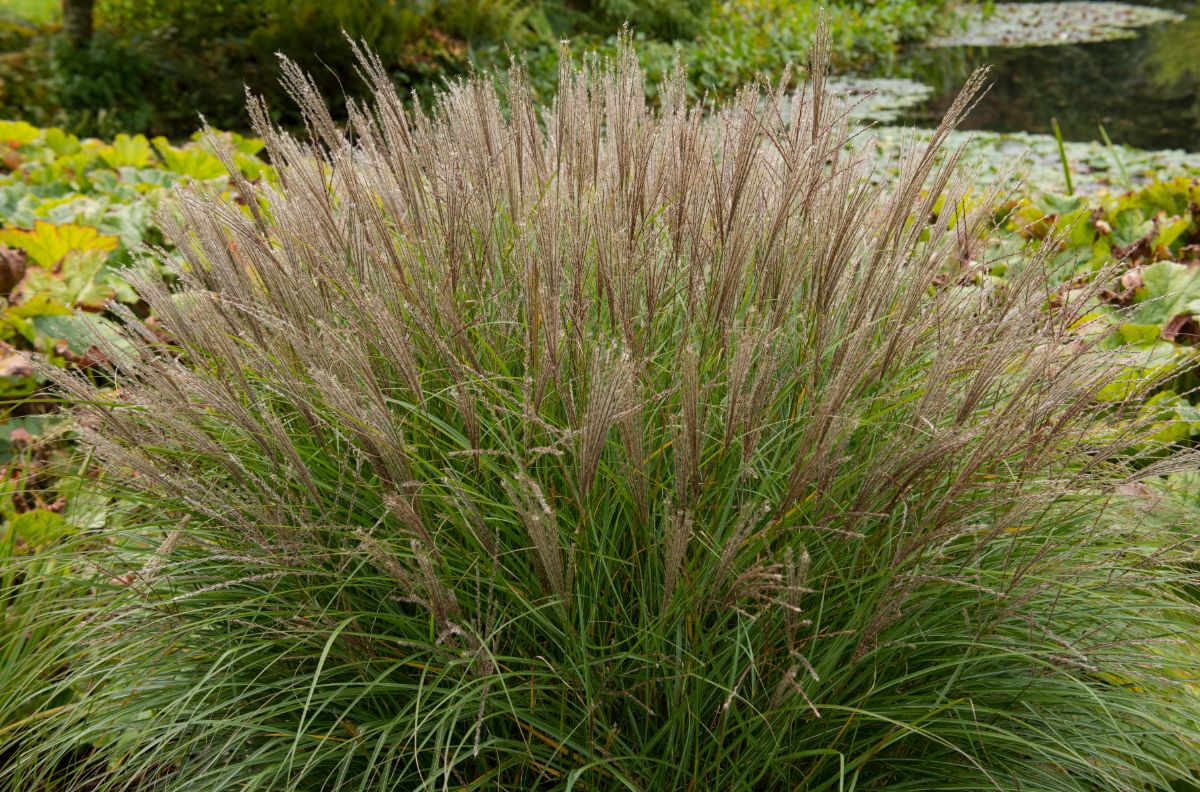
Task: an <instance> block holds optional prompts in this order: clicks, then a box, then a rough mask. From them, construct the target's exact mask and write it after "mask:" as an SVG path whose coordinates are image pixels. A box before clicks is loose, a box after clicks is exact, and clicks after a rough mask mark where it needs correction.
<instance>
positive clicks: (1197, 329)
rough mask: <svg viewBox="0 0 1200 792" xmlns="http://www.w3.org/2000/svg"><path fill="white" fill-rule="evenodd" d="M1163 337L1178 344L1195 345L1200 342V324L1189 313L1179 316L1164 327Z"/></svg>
mask: <svg viewBox="0 0 1200 792" xmlns="http://www.w3.org/2000/svg"><path fill="white" fill-rule="evenodd" d="M1162 337H1163V340H1164V341H1173V342H1174V343H1176V344H1185V345H1188V346H1192V345H1195V344H1196V343H1197V342H1200V322H1197V321H1196V317H1194V316H1192V315H1191V314H1189V313H1183V314H1178V315H1177V316H1173V317H1171V320H1170V321H1168V322H1167V323H1166V324H1165V325H1163V331H1162Z"/></svg>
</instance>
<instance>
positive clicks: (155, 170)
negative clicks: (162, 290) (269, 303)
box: [0, 121, 267, 519]
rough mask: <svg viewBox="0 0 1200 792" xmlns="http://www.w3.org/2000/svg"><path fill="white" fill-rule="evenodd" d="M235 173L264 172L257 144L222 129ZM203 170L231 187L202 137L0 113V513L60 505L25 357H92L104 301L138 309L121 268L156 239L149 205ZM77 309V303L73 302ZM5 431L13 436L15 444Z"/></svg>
mask: <svg viewBox="0 0 1200 792" xmlns="http://www.w3.org/2000/svg"><path fill="white" fill-rule="evenodd" d="M226 138H227V140H228V141H229V143H230V144H232V145H233V146H234V148H235V154H234V157H235V160H236V162H237V166H238V168H239V174H240V175H241V177H242V178H245V179H255V180H257V179H261V178H263V176H264V174H266V173H267V168H266V165H265V163H263V161H262V160H260V159H259V158H258V157H257V156H256V152H257V151H258V149H259V148H261V144H260V143H258V142H257V141H254V140H251V139H245V138H242V137H240V136H236V135H227V136H226ZM187 181H195V182H203V183H204V184H206V185H208V186H209V188H211V189H214V190H218V191H229V189H230V187H229V185H230V180H229V177H228V174H227V173H226V172H225V169H224V167H223V166H222V164H221V161H220V160H219V159H218V158H217V157H216V156H215V155H214V154H213V153H212V152H211V151H210V150H209V149H208V147H207V144H204V143H201V142H189V143H185V144H183V145H179V146H176V145H172V144H171V143H169V142H168V141H166V140H165V139H162V138H156V139H152V140H150V139H147V138H146V137H144V136H142V135H132V136H131V135H124V134H123V135H119V136H117V137H116V138H115V139H114V140H113V141H111V142H103V141H99V140H80V139H79V138H77V137H76V136H74V135H71V134H68V133H65V132H63V131H62V130H59V129H54V128H50V129H39V128H37V127H34V126H32V125H30V124H27V123H24V122H19V121H0V466H3V467H2V469H3V471H4V476H3V486H2V488H0V515H3V516H4V517H5V519H11V518H13V517H14V515H15V514H18V513H21V512H25V511H32V510H37V509H45V508H48V507H51V506H54V504H57V506H56V507H55V510H56V511H59V512H61V511H62V509H63V508H64V507H65V505H66V501H65V499H63V497H62V496H63V495H64V494H65V493H61V492H59V491H58V488H57V486H56V485H54V484H53V482H51V481H48V480H44V476H43V475H42V474H43V472H44V468H45V465H44V464H43V463H44V462H45V461H47V460H46V458H47V457H48V456H52V455H54V454H55V453H56V450H57V447H55V446H54V445H53V443H43V442H42V439H43V437H44V436H46V437H48V436H52V435H54V434H55V433H56V432H59V431H61V430H62V429H63V428H64V422H63V420H62V416H61V414H60V413H59V412H58V411H57V410H55V409H54V404H53V398H52V394H49V393H46V392H43V388H44V387H45V385H46V380H45V378H44V377H41V376H39V375H38V374H37V373H36V372H35V371H34V369H33V366H32V364H31V362H30V357H29V356H30V354H31V353H34V352H37V353H40V354H42V355H44V356H46V358H47V359H48V360H51V361H53V362H54V363H56V364H57V365H62V366H74V367H83V368H90V367H91V366H93V365H94V364H95V363H96V362H97V361H98V358H97V352H96V350H95V348H94V347H92V346H91V344H90V342H89V340H88V339H89V337H90V335H89V334H90V333H91V332H94V331H97V330H99V331H102V332H109V331H110V328H111V327H112V325H111V317H112V316H113V311H114V310H116V309H119V308H123V309H132V310H138V311H141V312H143V314H144V312H145V306H144V304H141V303H140V302H139V299H138V297H137V295H136V294H134V292H133V289H132V288H131V287H130V286H129V284H128V283H127V282H126V281H125V279H124V276H123V272H124V271H125V269H126V268H127V267H128V265H129V264H130V263H131V261H132V257H133V251H135V250H136V249H137V248H138V247H139V246H140V245H142V244H144V243H150V244H161V243H162V236H161V234H160V233H159V231H158V227H157V225H156V223H155V221H154V213H155V211H156V210H158V209H160V208H162V203H163V198H164V196H166V195H167V194H168V193H169V189H168V188H169V187H171V186H172V185H174V184H176V183H180V182H187ZM76 309H82V311H81V312H75V310H76ZM14 438H16V442H15V444H14Z"/></svg>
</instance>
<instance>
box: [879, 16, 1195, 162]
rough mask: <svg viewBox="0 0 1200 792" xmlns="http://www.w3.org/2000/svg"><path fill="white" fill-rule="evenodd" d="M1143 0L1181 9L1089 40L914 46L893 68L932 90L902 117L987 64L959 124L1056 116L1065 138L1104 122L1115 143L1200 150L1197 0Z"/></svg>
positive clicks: (923, 115)
mask: <svg viewBox="0 0 1200 792" xmlns="http://www.w3.org/2000/svg"><path fill="white" fill-rule="evenodd" d="M1143 4H1145V5H1153V6H1157V7H1159V8H1167V9H1170V10H1173V11H1178V12H1179V13H1182V14H1184V15H1186V19H1185V20H1184V21H1182V22H1175V23H1166V24H1160V25H1155V26H1152V27H1149V28H1143V29H1141V30H1140V31H1138V34H1137V35H1136V37H1134V38H1128V39H1118V40H1115V41H1105V42H1098V43H1093V44H1067V45H1062V46H1054V47H1024V48H1007V47H952V48H945V49H929V48H916V49H914V50H913V51H911V52H910V53H906V57H904V58H901V59H900V60H901V61H902V63H901V65H900V66H899V67H898V69H899V73H898V76H906V77H912V78H915V79H918V80H921V81H923V82H926V83H928V84H929V85H931V86H933V88H934V93H933V96H932V97H931V98H930V99H929V100H927V101H925V102H923V103H921V104H920V105H918V106H916V107H915V108H913V109H912V110H910V111H908V112H907V113H906V114H905V117H904V119H903V120H904V121H906V122H908V123H917V124H920V125H923V126H924V125H931V124H932V123H934V122H936V121H937V120H938V119H940V118H941V116H942V114H943V113H944V112H945V110H946V108H948V107H949V105H950V102H952V101H953V99H954V96H955V94H956V92H957V90H958V87H959V86H961V85H962V83H963V80H964V79H966V76H967V75H968V74H969V73H970V72H971V70H972V69H973V68H974V67H976V66H979V65H983V64H990V65H991V66H992V68H993V73H992V80H993V83H994V84H993V85H992V88H991V91H990V92H989V93H988V95H987V96H986V97H985V98H984V99H983V101H981V102H980V104H979V106H978V107H976V108H975V110H974V112H972V114H971V115H970V116H969V117H968V118H967V120H966V123H965V124H964V125H963V128H965V129H987V130H993V131H997V132H1016V131H1028V132H1036V133H1051V132H1052V127H1051V119H1052V118H1057V119H1058V122H1059V124H1060V125H1061V127H1062V131H1063V136H1064V137H1066V138H1067V139H1068V140H1076V141H1093V140H1098V139H1099V138H1100V135H1099V125H1100V124H1103V125H1104V128H1105V130H1106V131H1107V132H1108V135H1109V137H1110V138H1111V139H1112V140H1113V142H1115V143H1124V144H1126V145H1129V146H1135V147H1138V148H1144V149H1168V148H1178V149H1184V150H1186V151H1200V0H1158V1H1157V2H1153V1H1151V2H1144V3H1143Z"/></svg>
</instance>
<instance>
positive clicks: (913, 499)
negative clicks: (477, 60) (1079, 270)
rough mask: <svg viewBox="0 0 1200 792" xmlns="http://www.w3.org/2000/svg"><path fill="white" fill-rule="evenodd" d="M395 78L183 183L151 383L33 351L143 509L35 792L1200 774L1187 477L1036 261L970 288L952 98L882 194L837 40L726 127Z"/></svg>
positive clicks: (376, 75) (614, 100)
mask: <svg viewBox="0 0 1200 792" xmlns="http://www.w3.org/2000/svg"><path fill="white" fill-rule="evenodd" d="M819 62H820V59H818V63H819ZM362 69H363V72H364V74H365V76H366V77H367V79H368V81H369V83H370V85H371V87H372V89H373V95H374V101H373V104H371V105H369V106H366V105H358V104H356V105H355V106H353V107H352V108H351V109H350V112H349V115H350V118H351V124H350V127H349V129H346V130H342V129H340V128H339V127H337V126H336V125H335V124H334V123H333V122H332V120H331V118H330V117H329V115H328V113H327V111H326V109H325V102H324V99H323V98H321V97H319V96H317V95H316V94H315V90H314V88H313V87H312V85H311V83H309V82H308V81H307V80H306V79H305V78H304V77H303V76H302V75H301V74H300V73H299V72H298V71H296V70H288V71H287V72H286V73H287V74H288V78H289V87H290V89H291V92H292V93H293V94H294V95H296V96H297V98H298V99H299V101H300V103H301V106H302V107H303V108H304V111H305V117H306V121H307V127H308V130H309V132H310V136H309V137H306V138H304V139H296V138H293V137H291V136H289V135H288V134H286V133H284V132H281V131H279V130H278V129H276V128H274V127H273V126H272V125H271V124H270V121H269V119H268V116H267V111H266V110H265V108H263V106H262V105H260V104H253V105H252V107H251V110H252V113H253V115H254V117H255V120H256V125H257V129H258V131H259V132H260V133H261V135H262V138H263V140H264V142H265V144H266V147H267V151H268V153H269V156H270V158H271V161H272V163H273V165H275V166H276V167H277V169H278V185H277V186H271V185H263V184H260V185H252V184H249V183H247V182H245V180H244V179H243V178H242V177H241V176H239V174H238V172H237V169H236V167H234V168H232V170H231V178H232V180H233V182H234V185H235V187H236V189H237V191H238V193H239V195H240V196H241V200H240V201H233V200H230V199H228V198H222V197H221V196H220V195H219V194H216V193H215V192H213V191H208V190H204V189H198V188H197V189H189V190H184V191H182V192H181V193H180V195H179V201H180V215H179V216H178V217H173V216H167V217H164V219H163V223H164V233H165V237H166V239H167V240H168V241H170V242H172V243H174V245H175V251H176V252H175V253H171V252H169V251H165V250H164V251H162V252H160V253H159V255H158V258H159V265H160V267H162V268H165V269H166V271H167V272H169V273H170V276H169V277H168V276H164V274H163V269H161V268H156V267H153V266H152V267H149V268H147V269H146V270H145V271H144V272H143V274H142V275H141V276H140V277H138V278H135V279H134V283H135V285H136V286H137V288H138V291H139V294H140V296H141V297H142V298H143V299H145V300H146V301H147V302H148V304H149V305H150V307H151V308H152V310H153V311H154V312H155V313H156V314H157V315H158V316H159V317H160V318H161V325H158V326H153V327H151V326H147V325H146V323H145V322H144V321H142V320H140V319H139V318H138V317H137V316H136V314H133V313H131V312H126V313H125V316H124V319H125V322H126V324H125V328H124V330H123V333H122V343H120V344H116V343H112V342H111V341H110V340H106V339H105V338H103V337H100V336H97V337H96V338H95V342H96V344H97V346H98V347H99V348H100V349H102V350H103V351H104V352H105V355H104V357H105V359H106V360H107V361H108V363H107V364H105V365H106V367H107V371H108V376H109V377H110V379H111V382H112V383H115V387H114V388H109V387H108V386H107V385H105V384H99V385H98V384H97V383H96V381H95V380H94V379H91V378H86V377H81V376H78V375H71V374H69V373H64V372H62V371H61V370H59V369H55V368H54V367H53V366H49V365H46V366H44V367H43V370H44V372H45V373H46V374H47V376H52V377H54V378H55V379H56V381H57V382H58V383H59V384H60V385H61V386H62V387H64V388H66V389H68V390H69V391H70V392H72V393H73V394H74V396H75V397H76V399H77V410H78V413H79V417H80V420H81V422H82V430H81V431H82V432H83V434H84V435H85V437H86V439H87V441H88V443H89V444H90V445H91V447H93V448H94V450H95V452H96V460H97V463H98V464H101V465H102V466H103V467H104V469H105V470H106V471H107V478H106V479H105V488H106V489H105V491H106V492H107V493H109V494H111V495H117V496H119V497H121V498H123V499H125V500H126V502H128V503H130V504H133V505H132V506H131V507H130V508H129V509H128V510H127V511H126V512H125V514H124V515H123V517H122V519H121V520H119V521H116V522H115V523H110V524H107V526H106V527H101V528H98V529H96V530H94V531H93V532H92V533H91V534H90V535H89V536H86V537H84V539H83V540H82V541H83V544H82V545H80V546H79V550H80V555H79V556H77V557H71V556H64V557H63V558H64V560H66V561H69V562H70V563H71V564H72V565H73V568H75V569H76V570H78V574H79V575H80V576H81V579H82V580H83V581H84V582H86V583H87V584H88V585H90V586H93V587H94V588H95V591H94V592H93V593H92V594H91V596H88V597H86V598H81V599H80V600H79V601H78V605H77V606H76V607H77V611H76V612H77V613H78V615H79V616H80V617H86V618H81V619H80V620H79V621H78V622H77V623H76V625H75V627H74V629H72V630H70V631H68V632H67V634H66V635H65V637H64V640H67V641H70V642H72V645H75V646H82V647H86V657H84V658H79V659H76V660H74V661H73V662H72V663H70V664H68V667H67V668H65V669H64V670H63V672H62V674H61V675H59V676H58V677H56V678H55V679H54V680H53V681H52V682H51V683H50V684H49V685H48V686H47V687H46V688H44V689H42V690H41V691H40V693H41V695H43V696H54V695H56V694H58V693H64V694H67V693H69V694H71V696H73V697H72V698H67V700H66V702H65V703H64V704H62V705H61V706H58V707H56V708H54V709H53V710H47V711H45V714H44V715H42V716H40V717H37V718H32V719H31V718H29V717H25V718H23V719H20V720H18V721H15V723H16V724H17V725H16V726H15V727H9V732H8V733H9V736H10V739H12V740H14V741H19V744H20V745H21V747H22V750H21V751H20V752H18V754H17V755H16V756H15V757H13V758H12V759H10V760H9V763H8V764H7V765H6V766H5V767H3V769H0V784H2V785H4V787H5V788H7V789H13V790H15V789H22V790H25V789H35V788H39V784H41V785H47V784H49V783H50V780H51V779H53V781H54V784H57V786H58V787H59V788H66V789H85V788H86V789H129V788H152V789H180V790H183V789H187V790H205V789H213V790H216V789H229V788H238V789H242V790H252V789H271V790H280V789H297V790H299V789H333V788H336V789H392V788H404V789H445V788H475V789H493V788H503V789H535V788H536V789H564V790H565V789H620V788H629V789H646V790H657V789H685V788H694V789H798V788H802V789H812V790H822V789H828V790H833V789H874V788H894V789H908V788H911V789H1013V790H1016V789H1040V790H1055V789H1063V790H1085V789H1086V790H1092V789H1128V790H1146V789H1164V790H1165V789H1171V788H1179V786H1175V787H1172V785H1183V784H1187V783H1194V782H1195V781H1196V773H1197V769H1198V765H1200V762H1198V758H1200V757H1198V755H1197V736H1198V735H1197V724H1196V719H1195V707H1196V699H1195V697H1196V691H1195V688H1194V680H1193V679H1192V678H1191V676H1192V675H1191V673H1190V671H1189V669H1193V668H1194V664H1195V650H1196V647H1195V640H1194V638H1193V637H1192V634H1193V632H1192V631H1193V630H1194V625H1195V623H1196V620H1197V616H1198V614H1197V609H1196V603H1195V594H1194V588H1192V586H1193V585H1194V567H1192V566H1189V564H1192V563H1194V560H1195V548H1194V541H1193V540H1194V537H1193V536H1191V535H1190V534H1189V533H1187V531H1186V530H1185V529H1181V528H1180V527H1179V526H1185V525H1190V524H1191V521H1192V520H1193V519H1194V518H1193V516H1192V514H1191V512H1190V511H1188V509H1189V508H1190V507H1189V506H1188V505H1187V504H1185V503H1183V502H1177V501H1176V500H1173V499H1171V498H1170V497H1168V495H1167V494H1165V493H1161V492H1158V490H1157V483H1156V482H1157V481H1158V480H1159V479H1160V478H1161V477H1162V475H1163V474H1166V473H1169V472H1171V471H1173V470H1175V469H1177V468H1179V467H1181V466H1184V465H1187V464H1192V463H1193V460H1192V459H1191V458H1190V457H1188V456H1185V455H1183V452H1180V451H1178V450H1176V449H1174V448H1173V447H1172V446H1171V445H1169V444H1167V443H1164V442H1162V441H1161V440H1157V441H1156V438H1155V436H1154V435H1155V433H1156V432H1157V431H1159V429H1160V428H1159V427H1157V426H1156V425H1155V423H1154V422H1153V421H1149V420H1145V419H1144V418H1140V417H1139V412H1138V409H1137V405H1136V404H1125V403H1121V402H1117V403H1113V402H1106V401H1104V400H1102V399H1098V398H1097V396H1098V395H1099V394H1101V393H1102V392H1103V391H1104V390H1105V389H1106V388H1108V387H1110V386H1111V385H1112V384H1113V382H1114V380H1115V379H1117V378H1119V369H1118V368H1117V367H1115V366H1114V365H1113V363H1114V358H1115V356H1116V355H1117V354H1118V352H1117V351H1114V350H1107V349H1105V348H1104V343H1103V338H1104V337H1105V336H1104V333H1103V327H1100V328H1099V331H1097V330H1096V326H1095V323H1088V322H1087V321H1084V322H1083V323H1082V324H1081V320H1084V319H1085V315H1084V313H1083V312H1082V311H1081V310H1080V309H1078V308H1077V307H1076V305H1077V303H1076V302H1074V301H1067V302H1065V303H1063V304H1061V305H1059V306H1057V307H1056V308H1054V310H1047V302H1048V296H1049V295H1050V294H1052V293H1053V291H1052V287H1051V286H1050V285H1048V281H1047V278H1046V277H1045V276H1046V272H1045V270H1046V269H1047V268H1049V266H1050V265H1049V262H1048V259H1047V257H1048V255H1049V254H1050V252H1051V248H1050V247H1049V246H1045V247H1043V248H1041V249H1039V250H1038V251H1034V252H1033V254H1032V257H1031V258H1030V259H1029V260H1028V261H1026V262H1025V266H1022V267H1014V268H1013V269H1012V271H1011V273H1010V274H1009V275H1008V279H1007V282H1006V284H1005V285H1004V287H1003V288H994V289H987V288H981V287H979V286H977V285H975V284H974V282H973V281H974V277H975V275H976V273H975V271H974V269H975V266H976V265H975V264H974V263H973V261H974V258H975V257H974V254H975V253H976V252H977V250H978V246H979V245H980V244H981V241H980V238H981V236H982V235H983V233H984V232H985V231H986V229H987V228H988V225H989V223H990V221H991V218H992V212H991V206H993V205H994V204H993V202H992V201H991V200H987V199H986V196H985V199H984V200H973V201H966V200H964V197H965V195H966V193H967V192H968V190H969V186H970V184H971V183H972V181H973V180H972V178H971V175H970V174H969V173H968V174H960V175H954V173H953V171H952V170H951V169H950V168H951V166H952V165H953V164H954V163H953V158H951V161H950V162H949V163H947V164H946V166H945V167H935V163H936V161H937V157H936V156H935V154H936V150H937V148H938V146H939V145H940V144H941V143H942V142H943V140H944V137H945V133H946V131H947V130H946V129H945V128H943V129H942V130H941V131H939V133H938V135H936V136H935V139H934V141H933V143H932V145H931V146H928V147H926V146H924V145H916V146H914V147H913V148H912V149H911V150H909V151H908V152H906V154H905V156H904V158H903V162H902V163H901V167H900V173H901V178H899V179H898V180H896V181H894V182H891V183H888V184H886V185H881V184H878V183H877V182H876V181H875V180H873V179H872V178H871V169H870V166H869V161H867V160H863V159H858V158H855V157H852V156H849V155H847V154H846V152H845V149H844V144H845V137H846V136H847V135H848V134H850V131H849V129H848V127H847V124H846V123H845V119H844V118H843V117H842V116H841V114H840V111H839V110H838V108H837V107H836V106H835V105H833V104H832V103H831V102H830V101H829V97H828V95H827V94H826V93H825V91H824V89H823V82H822V79H821V75H820V70H819V69H818V71H817V73H816V74H815V75H814V76H815V79H814V81H813V84H812V89H811V91H810V92H808V93H807V94H806V95H805V96H803V97H801V98H799V99H797V100H796V101H795V105H794V106H792V107H791V108H790V109H789V111H788V112H786V113H785V112H784V110H783V109H782V107H781V104H782V103H784V102H785V101H790V100H786V99H785V98H784V94H783V93H782V92H780V93H776V94H772V95H771V97H770V98H769V99H768V101H766V102H763V101H761V97H760V96H759V95H758V94H757V93H756V92H754V91H747V92H744V93H743V94H741V96H740V98H739V99H738V100H737V101H736V102H735V103H733V104H732V105H731V106H730V107H729V108H727V109H725V110H724V111H722V112H721V113H719V114H717V115H716V116H715V117H713V118H712V119H709V120H706V119H705V117H704V114H703V113H701V112H700V111H699V110H697V109H695V108H691V107H689V106H688V104H687V102H686V100H685V97H686V93H687V90H686V85H685V83H684V77H683V75H682V74H681V73H676V74H675V75H674V77H673V78H672V79H671V81H669V82H668V83H667V84H666V85H665V86H662V87H661V88H660V90H659V93H658V96H659V98H660V102H659V104H658V106H657V108H656V109H651V108H650V107H648V105H647V103H646V101H645V98H644V95H643V90H644V89H643V80H642V75H641V73H640V71H639V69H638V64H637V60H636V57H635V56H634V55H633V53H632V52H631V51H630V50H628V49H625V50H622V51H621V53H620V57H619V59H618V60H617V61H616V62H608V63H597V62H591V63H589V64H588V65H587V66H586V67H585V68H583V69H582V70H579V71H576V70H573V69H571V68H564V71H563V75H562V78H561V79H562V83H561V85H560V87H559V91H558V93H557V98H556V99H555V101H554V103H553V104H552V105H550V106H548V107H545V108H542V107H539V106H538V105H536V104H535V103H534V102H533V101H532V100H531V99H530V94H529V90H528V88H527V86H526V85H525V83H524V82H523V80H522V78H521V75H520V74H519V73H517V74H515V75H514V77H513V81H512V83H511V85H509V87H508V89H507V97H506V107H507V108H508V112H507V113H502V112H501V102H500V99H499V97H498V96H497V95H496V93H495V89H494V86H493V83H491V82H490V81H485V80H472V81H469V82H466V83H463V84H458V85H456V86H454V87H453V88H451V89H450V90H449V91H448V92H447V93H446V94H444V95H442V96H441V97H440V98H439V99H438V101H437V102H436V105H435V108H434V109H433V110H432V111H431V112H429V113H423V112H421V111H412V110H410V109H408V108H406V106H405V104H404V102H403V100H402V99H401V98H400V97H399V96H397V94H396V92H395V90H394V88H393V86H392V84H391V82H390V80H389V77H388V75H387V73H386V70H385V69H384V68H383V67H382V66H381V65H380V64H379V63H378V62H377V61H375V60H373V59H371V58H370V57H369V56H364V59H363V63H362ZM977 87H978V84H977V83H973V84H972V85H971V86H969V87H968V94H969V93H970V91H972V90H974V89H975V88H977ZM964 109H965V102H964V103H963V104H960V105H958V106H956V107H955V109H954V113H953V115H952V118H951V119H950V120H951V122H952V121H953V120H954V119H955V118H957V117H958V116H960V115H961V113H962V111H963V110H964ZM785 117H786V118H788V119H790V120H789V121H784V118H785ZM231 165H232V163H231ZM943 194H945V195H947V196H949V198H948V200H946V201H945V202H943V201H942V198H941V196H942V195H943ZM946 207H951V209H949V210H947V209H946ZM954 207H958V209H957V210H955V209H954ZM935 210H936V211H935ZM1094 288H1095V289H1097V290H1099V289H1100V288H1101V287H1100V286H1099V285H1098V284H1097V285H1095V287H1094ZM1079 304H1080V305H1082V304H1083V303H1082V302H1081V303H1079ZM164 334H165V335H166V338H168V339H169V343H168V344H167V345H165V346H164V340H163V339H164ZM1118 419H1121V420H1118ZM1176 509H1178V510H1179V511H1178V512H1176V511H1173V510H1176ZM6 714H7V713H6Z"/></svg>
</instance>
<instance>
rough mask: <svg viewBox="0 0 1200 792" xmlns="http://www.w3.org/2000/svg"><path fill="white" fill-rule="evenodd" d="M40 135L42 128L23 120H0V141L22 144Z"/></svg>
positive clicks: (30, 141)
mask: <svg viewBox="0 0 1200 792" xmlns="http://www.w3.org/2000/svg"><path fill="white" fill-rule="evenodd" d="M41 135H42V130H40V129H38V128H37V127H35V126H34V125H33V124H30V123H27V122H25V121H0V143H15V144H17V145H18V146H24V145H25V144H26V143H32V142H33V141H35V140H37V139H38V138H39V137H41Z"/></svg>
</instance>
